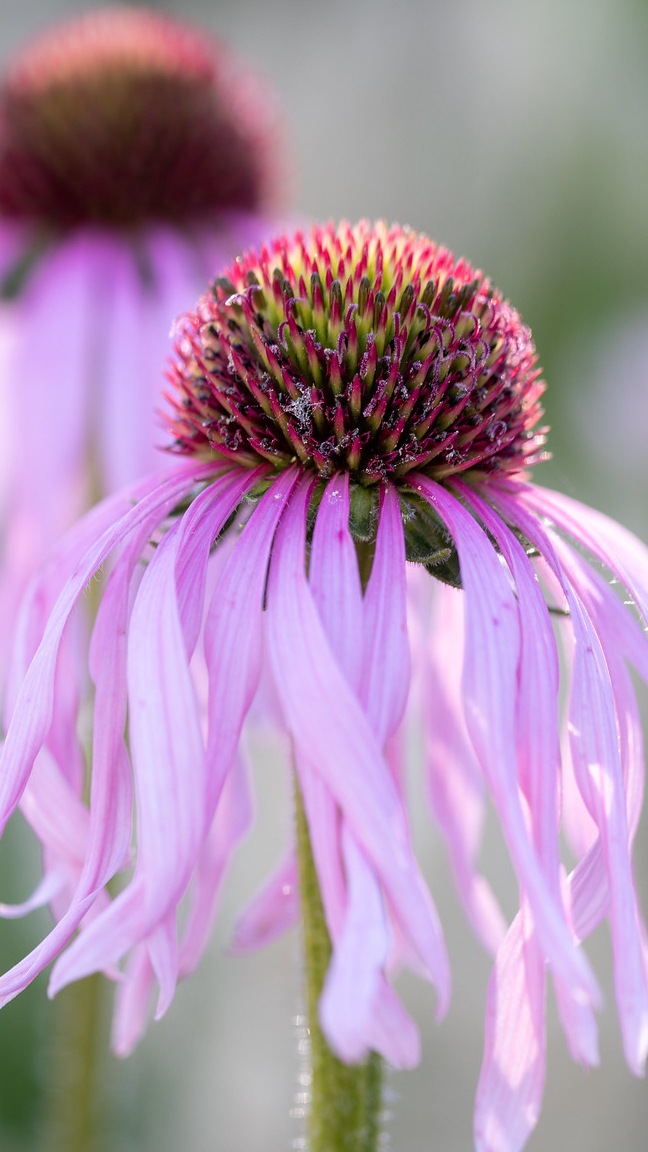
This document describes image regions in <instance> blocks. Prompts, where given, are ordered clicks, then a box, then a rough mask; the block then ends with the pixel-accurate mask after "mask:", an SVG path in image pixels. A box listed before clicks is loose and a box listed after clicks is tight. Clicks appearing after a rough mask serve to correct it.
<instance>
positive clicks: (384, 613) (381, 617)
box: [361, 484, 410, 747]
mask: <svg viewBox="0 0 648 1152" xmlns="http://www.w3.org/2000/svg"><path fill="white" fill-rule="evenodd" d="M364 610H365V657H364V676H363V683H362V694H361V699H362V703H363V705H364V709H365V712H366V713H367V716H368V718H369V723H370V724H371V726H372V728H373V729H374V732H375V734H376V736H377V739H378V743H379V744H380V746H381V747H384V745H385V743H386V741H387V738H388V737H389V736H391V735H392V733H393V732H395V731H396V729H397V728H398V725H399V724H400V722H401V720H402V718H403V713H404V711H405V704H406V701H407V693H408V689H409V678H410V655H409V642H408V638H407V606H406V581H405V539H404V536H403V522H402V519H401V513H400V504H399V500H398V493H397V491H396V489H395V488H394V486H393V485H391V484H389V485H386V486H385V488H384V489H383V490H382V491H381V507H380V519H379V521H378V535H377V539H376V551H375V554H374V560H373V565H372V568H371V576H370V577H369V583H368V585H367V590H366V592H365V597H364Z"/></svg>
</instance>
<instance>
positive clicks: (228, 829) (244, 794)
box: [180, 756, 253, 976]
mask: <svg viewBox="0 0 648 1152" xmlns="http://www.w3.org/2000/svg"><path fill="white" fill-rule="evenodd" d="M252 819H253V811H252V797H251V795H250V787H249V783H248V779H247V773H246V770H245V765H244V764H243V761H242V759H241V757H240V756H238V757H237V758H236V760H235V762H234V765H233V767H232V770H231V772H230V773H229V775H228V777H227V779H226V781H225V785H224V787H223V791H222V794H221V798H220V801H219V804H218V808H217V809H216V816H215V817H214V821H213V824H212V827H211V829H210V831H209V835H208V836H207V839H206V840H205V843H204V845H203V848H202V851H201V854H200V857H199V859H198V864H197V866H196V871H195V873H194V876H193V879H192V884H191V888H190V899H191V902H190V905H189V908H188V910H187V918H186V921H185V924H184V929H183V933H182V943H181V947H180V974H181V975H182V976H186V975H189V974H190V973H191V972H193V971H194V970H195V969H196V968H197V967H198V964H199V963H200V960H201V959H202V956H203V954H204V951H205V948H206V947H207V942H208V940H209V936H210V933H211V929H212V926H213V923H214V918H215V916H216V910H217V907H218V901H219V898H220V894H221V890H222V886H223V883H224V881H225V877H226V875H227V870H228V868H229V865H230V862H231V860H232V856H233V854H234V852H235V850H236V848H237V846H238V845H239V844H240V842H241V840H242V839H243V837H244V836H245V835H246V834H247V832H248V831H249V829H250V826H251V824H252Z"/></svg>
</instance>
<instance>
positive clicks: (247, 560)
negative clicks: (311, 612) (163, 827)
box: [204, 468, 297, 826]
mask: <svg viewBox="0 0 648 1152" xmlns="http://www.w3.org/2000/svg"><path fill="white" fill-rule="evenodd" d="M296 478H297V473H296V471H295V469H292V468H291V469H287V470H286V471H285V472H283V473H282V474H281V475H280V476H279V477H277V479H276V480H274V481H273V483H272V486H271V487H270V488H269V490H268V491H267V492H266V493H265V495H264V496H263V497H262V498H261V499H260V500H259V503H258V505H257V507H256V508H255V509H254V512H253V513H252V515H251V516H250V519H249V520H248V522H247V524H246V526H245V528H244V529H243V531H242V533H241V536H240V538H239V540H238V541H237V542H236V545H235V546H234V548H233V549H232V553H231V555H230V557H229V559H228V561H227V563H226V565H225V568H224V571H223V573H222V576H221V579H220V580H219V582H218V584H217V586H216V589H215V591H214V594H213V597H212V601H211V604H210V606H209V610H208V613H207V618H206V621H205V629H204V647H205V660H206V662H207V671H208V674H209V702H208V712H209V716H208V734H207V774H208V778H207V795H206V803H205V819H206V824H207V826H209V824H210V823H211V821H212V819H213V814H214V812H215V810H216V805H217V803H218V798H219V795H220V792H221V789H222V787H223V783H224V780H225V776H226V774H227V772H228V770H229V767H230V765H231V763H232V761H233V758H234V755H235V753H236V749H237V747H238V742H239V738H240V735H241V728H242V725H243V721H244V719H245V716H246V713H247V711H248V709H249V707H250V704H251V703H252V699H253V697H254V693H255V691H256V688H257V685H258V682H259V676H260V673H261V660H262V608H263V596H264V590H265V582H266V572H267V567H268V560H269V556H270V550H271V548H272V541H273V537H274V533H275V529H276V526H277V522H278V520H279V517H280V515H281V512H282V511H283V508H284V506H285V503H286V501H287V500H288V499H289V496H290V493H291V490H292V488H293V486H294V484H295V481H296Z"/></svg>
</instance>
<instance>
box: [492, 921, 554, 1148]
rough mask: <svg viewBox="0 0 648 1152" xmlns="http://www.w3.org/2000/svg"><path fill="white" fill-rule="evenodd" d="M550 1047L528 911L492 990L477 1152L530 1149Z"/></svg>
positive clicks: (510, 936) (507, 945)
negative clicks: (546, 1036)
mask: <svg viewBox="0 0 648 1152" xmlns="http://www.w3.org/2000/svg"><path fill="white" fill-rule="evenodd" d="M545 1043H546V1039H545V973H544V963H543V960H542V954H541V952H540V950H539V949H538V948H537V946H536V944H535V940H534V938H533V933H532V926H531V920H530V917H529V916H528V909H527V911H526V913H525V911H524V908H523V910H522V911H521V912H519V913H518V915H517V916H516V918H515V920H514V921H513V924H512V925H511V927H510V928H509V931H508V933H507V935H506V937H505V939H504V942H503V944H502V946H501V948H500V950H499V952H498V954H497V959H496V961H495V968H494V970H493V974H492V976H491V979H490V983H489V986H488V999H487V1003H486V1038H485V1051H484V1062H483V1064H482V1069H481V1074H480V1078H479V1086H478V1089H477V1100H476V1104H475V1118H474V1134H475V1149H476V1152H520V1149H522V1148H523V1147H524V1145H525V1143H526V1141H527V1138H528V1137H529V1135H530V1133H531V1132H532V1130H533V1128H534V1127H535V1125H536V1123H537V1120H538V1116H539V1113H540V1106H541V1103H542V1094H543V1090H544V1077H545Z"/></svg>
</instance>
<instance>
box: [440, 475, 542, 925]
mask: <svg viewBox="0 0 648 1152" xmlns="http://www.w3.org/2000/svg"><path fill="white" fill-rule="evenodd" d="M455 487H456V490H457V491H458V492H459V494H460V495H461V496H462V497H463V498H464V500H465V501H466V503H467V504H468V506H469V507H472V509H473V510H474V511H475V512H476V513H477V515H478V516H479V518H480V520H481V522H482V524H483V525H484V527H485V528H486V530H487V532H489V533H490V534H491V536H492V537H493V539H494V540H495V542H496V544H497V546H498V548H499V550H500V552H501V554H502V556H503V557H504V559H505V560H506V563H507V565H508V568H509V571H510V573H511V575H512V577H513V582H514V584H515V590H516V593H517V607H518V614H519V619H520V639H521V651H520V661H519V665H518V699H517V706H518V713H517V725H518V737H517V759H518V775H519V778H520V783H521V785H522V789H523V791H524V793H525V795H526V799H527V802H528V805H529V814H530V819H531V823H532V828H533V836H534V840H535V844H536V849H537V852H538V856H539V857H540V860H541V861H542V864H543V868H544V874H545V876H546V878H547V881H548V883H549V886H550V888H551V890H552V892H553V895H554V896H555V898H556V901H557V903H560V898H561V897H560V853H559V848H558V771H557V769H558V761H559V757H560V749H559V742H558V727H559V722H558V653H557V650H556V642H555V639H554V633H553V627H552V624H551V619H550V616H549V612H548V609H547V606H546V603H545V599H544V596H543V594H542V590H541V588H540V585H539V584H538V581H537V580H536V577H535V573H534V571H533V567H532V565H531V562H530V560H529V558H528V556H527V555H526V553H525V551H524V549H523V548H522V545H521V544H520V543H519V541H518V540H517V539H516V538H515V536H514V535H513V533H512V532H511V531H510V529H509V528H507V526H506V525H505V524H504V522H503V521H502V520H500V518H499V517H498V516H497V514H496V513H495V512H494V511H493V510H492V508H491V507H490V506H489V505H488V504H487V503H486V502H485V500H482V499H481V498H480V497H479V496H477V495H476V494H475V493H474V492H472V491H471V490H470V489H469V488H468V486H467V485H466V484H463V483H462V482H460V481H458V482H457V483H456V485H455Z"/></svg>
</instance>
